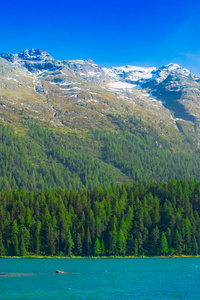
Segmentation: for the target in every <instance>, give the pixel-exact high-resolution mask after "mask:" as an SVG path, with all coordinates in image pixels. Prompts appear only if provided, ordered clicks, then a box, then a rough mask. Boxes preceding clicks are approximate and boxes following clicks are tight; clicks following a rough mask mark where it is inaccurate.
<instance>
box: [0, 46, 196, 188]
mask: <svg viewBox="0 0 200 300" xmlns="http://www.w3.org/2000/svg"><path fill="white" fill-rule="evenodd" d="M199 99H200V79H199V78H198V77H197V76H196V75H195V74H193V73H192V72H190V71H189V70H187V69H184V68H182V67H181V66H179V65H177V64H172V63H170V64H168V65H166V66H163V67H161V68H158V69H156V68H154V67H152V68H144V67H134V66H124V67H112V68H101V67H100V66H98V65H97V64H95V62H93V61H92V60H90V59H88V60H85V61H83V60H73V61H72V60H64V61H58V60H55V59H54V58H52V57H51V56H50V55H49V54H48V53H47V52H44V51H41V50H36V49H31V50H26V51H24V52H23V53H19V54H8V53H2V54H0V118H1V120H2V123H1V153H2V159H1V186H2V187H11V188H13V187H15V188H16V187H26V188H44V187H48V188H50V187H51V188H57V187H62V188H65V187H70V188H83V187H87V188H91V187H92V186H94V185H100V186H103V185H110V184H113V183H116V182H117V183H122V182H124V181H127V182H131V181H132V180H142V181H144V180H149V179H151V180H167V179H169V178H170V177H180V178H184V177H199V173H198V169H199V165H200V156H199V142H200V131H199V130H200V127H199V124H200V102H199ZM7 125H9V126H8V127H7ZM8 154H9V155H8ZM30 179H31V180H30Z"/></svg>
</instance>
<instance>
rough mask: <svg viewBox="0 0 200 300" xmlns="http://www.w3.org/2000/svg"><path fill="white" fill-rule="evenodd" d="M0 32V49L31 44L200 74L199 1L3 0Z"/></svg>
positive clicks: (56, 52)
mask: <svg viewBox="0 0 200 300" xmlns="http://www.w3.org/2000/svg"><path fill="white" fill-rule="evenodd" d="M0 37H1V44H0V52H9V53H18V52H22V51H24V50H25V49H31V48H37V49H41V50H45V51H47V52H48V53H49V54H50V55H51V56H53V57H54V58H56V59H60V60H62V59H88V58H90V59H93V60H94V61H95V62H96V63H97V64H99V65H100V66H103V67H108V66H122V65H127V64H129V65H138V66H156V67H160V66H162V65H164V64H167V63H170V62H174V63H178V64H180V65H181V66H183V67H186V68H188V69H190V70H191V71H193V72H194V73H196V74H197V75H199V76H200V1H199V0H187V1H186V0H182V1H180V0H159V1H158V0H155V1H154V0H138V1H136V0H132V1H131V0H121V1H118V0H116V1H114V0H113V1H111V0H107V1H105V0H100V1H99V0H96V1H95V0H93V1H91V0H85V1H84V0H82V1H81V0H73V1H68V0H65V1H64V0H57V1H56V0H54V1H52V0H48V1H46V0H44V1H43V0H40V1H39V0H35V1H33V0H29V1H28V0H26V1H20V0H18V1H16V0H8V1H3V3H1V6H0Z"/></svg>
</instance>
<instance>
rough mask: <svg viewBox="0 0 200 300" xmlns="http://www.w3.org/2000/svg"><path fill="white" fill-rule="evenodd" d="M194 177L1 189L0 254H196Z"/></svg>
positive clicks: (198, 221) (199, 187) (199, 228)
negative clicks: (88, 186) (91, 185)
mask: <svg viewBox="0 0 200 300" xmlns="http://www.w3.org/2000/svg"><path fill="white" fill-rule="evenodd" d="M199 200H200V182H199V181H197V180H196V179H185V180H180V179H176V180H175V179H170V180H169V181H168V182H167V183H165V182H163V181H159V182H154V181H148V182H146V183H145V184H143V182H139V183H138V182H133V184H131V185H130V184H127V183H124V184H123V185H117V184H115V185H113V186H112V187H110V188H106V187H103V188H100V187H98V188H97V187H94V188H93V189H91V190H88V189H83V190H82V191H74V190H63V189H58V190H47V189H46V190H41V191H26V190H24V189H16V190H15V189H14V190H2V191H1V192H0V255H1V256H3V255H9V256H14V255H17V256H20V255H21V256H24V255H28V254H29V255H59V256H65V255H67V256H72V255H74V256H89V257H90V256H117V255H118V256H125V255H127V256H144V255H147V256H155V255H156V256H157V255H181V254H182V255H197V254H198V251H199V249H200V201H199Z"/></svg>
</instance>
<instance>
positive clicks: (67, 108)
mask: <svg viewBox="0 0 200 300" xmlns="http://www.w3.org/2000/svg"><path fill="white" fill-rule="evenodd" d="M0 57H1V59H0V88H1V106H2V109H3V111H5V113H6V112H8V111H9V110H10V109H11V110H12V108H15V109H22V108H23V109H25V110H27V112H28V113H29V114H30V115H31V116H32V117H34V118H40V119H46V120H48V121H52V122H55V123H57V124H60V125H64V124H65V123H68V121H69V120H70V121H72V120H73V118H74V117H75V118H76V117H77V114H78V115H79V117H80V118H81V117H84V118H89V120H88V122H91V126H93V125H94V124H93V120H92V119H93V118H97V119H102V118H103V119H105V118H106V115H107V114H109V113H111V112H112V113H118V112H119V111H120V112H121V113H124V112H125V111H129V112H130V113H135V112H136V111H138V114H140V115H141V118H142V119H146V118H150V119H151V120H152V122H153V123H157V122H160V121H161V120H162V121H163V122H164V123H165V124H166V125H169V126H172V127H174V128H175V129H176V130H179V131H181V132H183V133H184V134H186V135H187V136H190V137H191V138H192V139H193V140H194V141H195V142H196V143H197V144H198V145H199V141H200V132H199V121H200V101H199V100H200V79H199V78H198V77H197V76H196V75H195V74H193V73H192V72H190V71H189V70H187V69H184V68H182V67H181V66H179V65H177V64H172V63H170V64H168V65H166V66H163V67H161V68H158V69H156V68H154V67H152V68H143V67H134V66H125V67H112V68H101V67H100V66H98V65H97V64H95V63H94V62H93V61H92V60H89V59H88V60H85V61H83V60H64V61H58V60H55V59H54V58H52V57H51V56H50V55H49V54H48V53H47V52H45V51H41V50H36V49H31V50H25V51H24V52H23V53H19V54H8V53H1V54H0ZM72 107H73V108H72ZM91 107H92V108H93V116H91V113H90V112H91ZM80 108H81V109H80ZM94 108H95V112H94ZM95 122H97V120H96V121H95ZM98 126H99V125H98ZM154 126H156V125H155V124H154Z"/></svg>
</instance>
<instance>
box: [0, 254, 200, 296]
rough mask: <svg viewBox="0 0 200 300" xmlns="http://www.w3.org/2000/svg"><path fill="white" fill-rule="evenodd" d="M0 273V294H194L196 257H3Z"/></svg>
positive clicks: (199, 284) (198, 275)
mask: <svg viewBox="0 0 200 300" xmlns="http://www.w3.org/2000/svg"><path fill="white" fill-rule="evenodd" d="M56 270H62V271H65V272H68V273H67V274H56ZM0 274H1V275H0V299H43V300H44V299H200V258H159V259H156V258H152V259H131V258H127V259H53V258H52V259H44V258H43V259H30V258H27V259H4V258H3V259H0Z"/></svg>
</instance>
